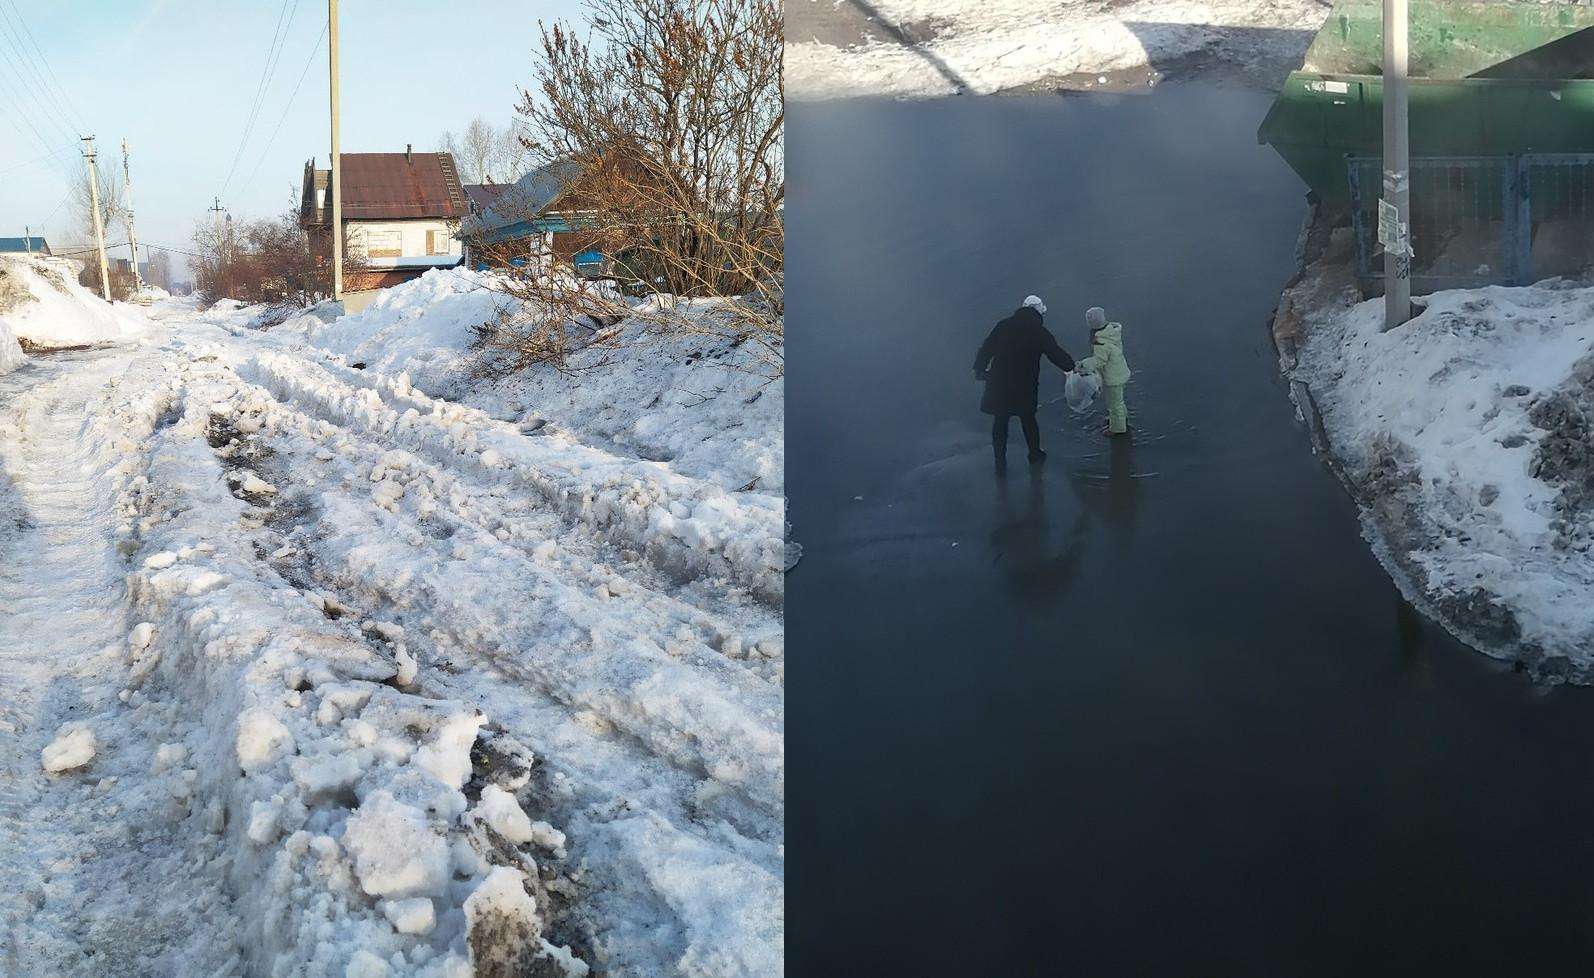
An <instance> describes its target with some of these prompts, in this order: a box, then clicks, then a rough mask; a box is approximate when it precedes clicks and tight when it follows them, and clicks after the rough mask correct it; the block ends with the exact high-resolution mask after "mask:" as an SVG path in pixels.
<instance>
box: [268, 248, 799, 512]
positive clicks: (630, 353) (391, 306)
mask: <svg viewBox="0 0 1594 978" xmlns="http://www.w3.org/2000/svg"><path fill="white" fill-rule="evenodd" d="M490 284H491V276H490V274H486V273H478V272H473V271H470V270H467V269H450V270H446V271H443V270H440V271H431V272H428V273H426V274H425V275H424V276H422V277H421V278H419V279H416V280H415V281H412V282H407V283H405V284H403V285H399V286H396V287H394V288H391V289H387V290H385V291H384V292H383V293H382V295H381V296H380V297H379V298H378V299H377V300H376V301H375V302H373V303H372V304H371V305H370V306H368V307H366V308H365V309H363V310H361V311H360V312H358V313H355V314H353V315H348V316H343V317H341V318H339V319H337V320H335V321H333V322H330V323H325V322H323V321H322V320H321V319H320V318H318V317H316V316H313V315H305V316H301V317H298V318H295V319H293V320H290V321H288V322H286V323H284V324H283V325H282V326H280V327H278V328H277V329H275V330H273V331H272V333H273V335H276V336H279V337H281V336H288V337H293V338H295V339H299V340H302V341H304V342H308V343H310V344H312V345H314V346H316V347H319V348H321V349H324V350H327V351H330V352H332V353H336V354H339V355H340V356H342V358H343V359H344V360H345V361H346V362H349V363H363V364H365V365H366V366H367V367H369V368H371V369H372V370H375V371H381V372H383V373H387V374H393V375H398V374H401V373H402V374H403V375H405V376H406V377H407V378H408V380H409V381H410V382H411V383H413V384H414V386H415V387H416V388H418V389H419V390H423V391H425V392H427V393H428V394H430V395H432V396H434V397H444V398H448V399H449V400H455V401H460V402H462V403H465V404H469V405H472V406H474V407H478V408H481V409H482V410H484V411H486V412H487V413H488V414H490V415H493V416H494V417H498V418H501V419H504V420H511V421H516V422H520V423H522V424H523V425H525V426H527V427H535V428H539V429H541V428H543V427H544V426H545V427H546V430H547V433H550V434H552V433H555V432H558V431H560V430H561V429H562V430H564V431H566V432H568V433H570V434H572V435H574V436H575V437H578V438H581V439H582V440H584V441H587V442H595V443H597V444H598V445H599V446H600V447H604V448H607V449H610V450H614V451H623V452H625V453H628V454H634V455H640V456H642V457H643V458H647V459H652V460H656V461H665V462H669V463H670V466H671V468H673V469H675V470H676V471H678V472H682V473H684V474H687V475H691V476H694V477H696V478H700V479H708V480H711V481H714V482H716V483H718V484H719V485H721V486H723V487H725V488H727V489H739V488H741V487H744V486H750V487H752V488H755V489H758V490H762V491H775V492H778V491H780V490H781V489H782V488H783V487H784V485H785V468H786V448H785V382H784V380H781V379H774V380H771V379H770V377H769V371H767V370H763V369H761V365H760V364H759V363H758V362H757V361H756V360H755V359H754V358H753V356H752V355H751V353H750V352H749V351H747V350H745V349H743V348H740V347H735V346H731V345H729V344H727V343H726V342H725V341H723V340H721V339H717V338H714V337H707V336H698V335H689V334H683V335H673V334H672V335H667V336H658V335H652V334H649V333H648V332H647V328H646V326H645V325H644V324H642V323H640V322H638V321H636V320H631V321H629V322H628V323H625V324H622V326H621V328H620V330H619V333H618V335H617V337H616V342H615V343H613V344H611V345H606V346H604V347H602V348H597V349H591V350H587V351H583V352H580V353H577V354H576V355H574V356H573V357H571V359H570V368H571V371H572V372H570V373H562V372H560V371H558V370H556V369H554V368H553V367H549V366H543V367H536V368H532V369H529V370H525V371H521V372H520V373H518V374H516V375H514V376H511V377H507V378H503V379H501V380H493V381H487V380H480V379H472V378H471V377H470V376H469V374H470V367H471V364H472V363H473V362H474V361H475V359H476V356H475V354H474V353H473V352H472V351H471V349H470V346H471V342H472V340H473V339H474V338H475V337H474V334H473V333H472V332H471V327H473V326H476V325H479V324H481V323H484V322H487V321H489V320H492V319H493V318H494V317H495V316H496V315H497V314H498V312H499V311H500V310H503V309H507V308H511V307H512V305H513V303H512V301H511V300H509V299H508V298H507V297H505V296H504V295H502V294H501V293H499V292H495V291H493V290H492V289H490V288H489V287H488V286H489V285H490ZM710 312H711V308H710V307H708V306H707V305H706V304H704V305H700V306H698V307H696V308H694V309H692V310H690V311H688V312H687V313H686V315H690V316H701V315H708V314H710Z"/></svg>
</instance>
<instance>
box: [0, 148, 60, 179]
mask: <svg viewBox="0 0 1594 978" xmlns="http://www.w3.org/2000/svg"><path fill="white" fill-rule="evenodd" d="M76 149H77V147H76V146H62V147H61V148H60V149H58V150H56V151H55V152H53V153H45V154H44V155H43V156H35V157H34V158H33V159H31V160H23V161H22V162H21V163H13V164H12V165H11V166H8V167H6V168H5V169H4V170H0V174H4V173H11V172H13V171H15V170H20V169H22V168H23V167H28V166H33V165H34V164H35V163H42V162H44V161H45V160H50V159H55V158H57V157H59V156H60V155H61V154H62V153H67V152H74V151H76Z"/></svg>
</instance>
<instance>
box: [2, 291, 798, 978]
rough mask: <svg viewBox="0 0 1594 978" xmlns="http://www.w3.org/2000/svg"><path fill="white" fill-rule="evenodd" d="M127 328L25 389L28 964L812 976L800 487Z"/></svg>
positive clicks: (298, 342)
mask: <svg viewBox="0 0 1594 978" xmlns="http://www.w3.org/2000/svg"><path fill="white" fill-rule="evenodd" d="M428 278H429V279H430V278H432V276H428ZM435 284H436V283H435V282H429V283H428V285H427V286H426V287H427V288H433V287H434V286H435ZM31 287H33V288H37V287H38V286H37V283H33V284H32V285H31ZM445 291H446V290H445ZM77 301H79V302H82V303H86V304H87V305H88V307H89V308H90V309H92V310H93V312H94V314H99V313H103V312H105V310H106V309H108V308H110V307H104V306H103V304H100V305H99V307H96V306H94V303H98V300H97V299H93V298H92V297H89V298H87V299H83V298H81V297H80V298H79V299H78V300H77ZM111 311H112V312H114V314H115V315H116V316H117V317H119V318H120V319H122V320H125V321H129V322H132V323H133V324H134V325H135V327H136V328H134V329H133V330H130V331H129V336H128V337H127V338H124V340H123V342H122V343H120V344H119V345H115V346H110V347H106V348H102V349H95V350H91V351H87V352H77V353H67V354H58V355H55V356H50V357H43V358H35V359H31V360H28V361H26V362H24V363H22V365H21V366H20V367H19V368H18V369H16V370H15V371H13V372H11V373H8V374H6V375H5V376H3V377H0V556H3V558H4V559H3V560H0V681H3V682H4V684H5V688H6V689H7V696H6V698H5V699H4V701H0V872H3V873H5V874H6V876H7V878H8V885H7V886H6V887H4V888H0V972H4V973H5V974H7V975H12V974H15V975H18V976H44V975H51V976H53V975H99V974H117V975H151V976H153V975H171V974H218V975H225V974H230V975H255V974H258V975H290V974H291V975H329V976H340V978H341V976H345V975H350V976H380V975H392V976H397V975H430V976H461V978H463V976H466V975H472V974H475V975H492V976H498V975H504V976H507V975H533V974H534V975H544V976H558V975H582V974H587V973H589V971H590V972H594V973H602V974H606V975H658V974H685V975H725V976H731V975H748V976H752V975H758V976H763V975H771V974H778V973H779V972H780V971H781V968H782V963H781V962H782V957H783V944H784V936H783V935H784V910H783V899H784V896H783V891H784V884H783V880H784V847H783V811H784V749H783V721H782V717H783V714H784V709H783V689H784V686H783V682H784V661H783V656H784V643H783V641H782V635H783V624H782V620H781V606H780V602H781V591H782V585H781V573H780V567H781V560H782V557H783V549H784V548H783V539H782V528H783V512H784V500H783V499H782V498H781V497H779V496H778V495H772V494H768V493H764V492H758V491H752V490H749V491H743V492H738V491H736V489H735V488H727V487H726V486H725V485H723V484H722V482H721V481H720V480H719V479H716V478H715V476H716V475H722V476H723V475H724V473H718V472H716V470H715V468H714V466H712V465H705V466H701V467H693V466H688V468H692V469H693V471H680V470H678V469H676V468H674V467H672V466H671V465H670V464H668V463H665V462H660V461H650V460H647V459H641V458H636V457H634V456H628V455H625V454H623V453H622V451H621V449H622V446H621V444H620V439H614V438H609V439H602V445H601V446H599V445H593V444H588V443H584V442H583V441H582V440H581V438H580V436H579V434H577V432H579V431H580V430H581V429H582V426H581V424H580V423H579V422H580V420H581V419H580V417H578V416H572V417H571V419H570V421H568V422H566V423H562V424H561V425H560V427H559V428H558V429H557V430H554V431H550V432H542V433H538V432H536V431H533V432H530V433H528V432H526V431H523V430H522V426H521V425H520V424H518V423H511V422H508V421H504V420H500V419H498V418H495V417H492V416H491V415H489V414H488V413H486V412H484V411H482V410H480V409H478V408H475V407H469V406H465V405H461V404H458V403H455V402H452V401H447V400H442V399H439V398H436V397H432V396H430V395H429V394H427V393H423V392H422V390H420V389H417V387H416V386H415V385H414V384H412V383H411V381H410V379H409V377H408V376H407V375H405V374H404V373H403V372H402V371H400V372H399V373H398V374H396V375H393V374H388V373H385V372H384V371H382V370H380V369H379V368H376V367H371V368H368V369H365V370H358V369H354V368H353V367H351V366H348V365H345V364H344V363H343V362H342V359H341V357H338V356H336V355H333V354H329V353H326V352H324V351H322V350H319V349H315V348H313V347H310V346H307V345H305V342H304V337H303V335H302V333H301V334H299V335H297V336H296V335H295V334H294V333H293V332H292V331H288V332H285V333H284V335H283V336H282V337H280V338H279V337H275V336H273V335H272V334H270V333H260V332H256V331H252V330H249V329H246V328H244V324H245V323H247V322H250V321H252V319H253V318H254V317H255V316H256V315H257V314H258V312H259V311H258V310H254V311H251V310H246V309H238V308H236V307H231V306H222V307H220V308H217V309H214V310H212V311H208V312H201V311H199V310H197V309H196V308H195V307H194V306H193V305H192V304H190V303H187V302H185V301H183V300H168V301H163V302H160V303H157V304H156V305H155V306H154V307H153V308H152V309H150V310H139V309H130V308H128V307H122V306H117V307H114V309H112V310H111ZM411 319H412V320H413V319H424V312H416V314H415V315H414V316H412V317H411ZM416 328H417V329H418V330H421V331H422V332H423V333H424V332H425V331H426V328H427V327H426V324H425V323H424V322H421V323H418V324H416ZM412 352H415V353H419V352H420V351H412ZM447 355H450V356H451V355H452V354H447ZM767 396H771V397H777V398H778V396H779V393H778V391H775V392H773V393H772V394H770V395H767ZM526 407H527V409H528V410H533V409H543V410H547V411H549V412H550V413H552V411H553V410H555V409H556V407H557V406H556V405H550V406H549V407H547V408H542V405H541V404H535V403H533V404H527V405H526ZM774 410H775V412H776V415H777V416H778V412H779V410H780V409H779V406H778V405H776V406H775V408H774ZM778 453H779V448H778V446H770V447H769V452H768V453H767V454H768V455H769V456H770V457H771V458H775V459H778V458H779V457H780V456H779V454H778ZM755 464H764V463H755ZM739 474H740V473H737V475H738V476H739ZM726 478H730V477H728V476H727V477H726Z"/></svg>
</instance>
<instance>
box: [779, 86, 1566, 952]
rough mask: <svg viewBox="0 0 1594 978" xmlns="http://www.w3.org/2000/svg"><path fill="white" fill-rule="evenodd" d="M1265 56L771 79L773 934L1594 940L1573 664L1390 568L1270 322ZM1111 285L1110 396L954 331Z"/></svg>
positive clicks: (856, 942)
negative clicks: (776, 473)
mask: <svg viewBox="0 0 1594 978" xmlns="http://www.w3.org/2000/svg"><path fill="white" fill-rule="evenodd" d="M1268 102H1269V98H1268V96H1267V95H1265V94H1262V93H1255V92H1248V91H1242V90H1223V89H1210V88H1195V87H1177V86H1165V87H1163V88H1161V89H1159V90H1157V91H1156V93H1155V94H1152V95H1149V96H1100V97H1079V98H1069V99H1056V98H1044V97H1042V98H1007V99H978V98H961V99H949V100H944V101H940V102H927V103H897V102H858V103H839V104H838V103H832V104H825V105H804V104H794V105H793V106H791V107H790V115H789V122H788V135H789V141H788V144H789V148H790V154H791V159H790V167H789V173H790V181H791V183H790V193H791V204H792V206H791V214H790V223H789V225H788V232H789V236H788V240H787V261H788V269H789V274H790V282H789V284H790V289H789V290H788V301H789V305H788V314H789V315H788V318H789V320H790V325H791V330H790V333H789V336H788V343H789V354H790V355H789V358H788V361H787V367H788V371H789V373H788V381H789V383H788V388H787V390H788V402H787V441H788V448H789V449H790V464H789V465H788V468H787V479H788V488H789V492H790V518H791V520H792V522H793V524H794V526H795V528H796V532H797V534H798V535H799V536H800V538H801V539H802V540H803V541H804V543H805V544H806V547H807V549H806V552H805V556H804V559H803V563H802V565H801V566H800V567H798V568H797V570H796V571H794V572H793V573H792V574H791V575H790V576H789V578H788V580H787V609H788V615H787V623H788V626H787V627H788V633H789V636H790V638H791V647H792V648H793V649H796V650H798V652H797V653H796V654H794V660H793V661H794V665H793V668H792V669H791V671H790V673H789V676H788V682H789V692H790V698H789V704H788V709H789V711H790V713H789V716H790V721H791V723H790V727H789V731H790V732H789V736H788V747H789V750H790V757H791V783H790V786H789V788H790V791H789V794H790V799H791V803H790V807H789V809H788V820H787V829H788V834H789V836H790V839H791V842H792V845H793V848H794V849H795V850H797V851H798V852H800V853H801V854H802V858H801V859H799V860H794V862H793V864H792V867H791V872H790V876H789V878H788V885H789V887H790V889H789V897H790V901H789V904H790V906H791V908H792V913H791V927H790V938H791V939H790V942H789V944H788V962H789V966H790V972H791V973H792V974H794V975H836V974H871V973H878V974H915V975H921V976H925V975H958V976H969V975H988V974H1002V975H1020V974H1023V975H1028V974H1080V975H1096V974H1113V975H1119V974H1156V975H1269V976H1272V975H1333V976H1342V975H1348V974H1356V975H1364V974H1379V973H1397V972H1398V973H1409V974H1431V973H1435V972H1449V971H1458V972H1464V973H1471V972H1474V971H1476V970H1479V969H1497V970H1502V971H1505V972H1509V973H1526V972H1543V971H1547V970H1552V969H1564V968H1565V967H1566V966H1567V965H1569V964H1571V963H1574V962H1575V963H1581V962H1582V961H1584V960H1586V959H1587V956H1588V954H1589V953H1590V952H1591V951H1594V884H1591V883H1590V881H1591V880H1594V847H1591V846H1589V845H1588V844H1587V840H1588V838H1589V832H1590V827H1591V826H1594V779H1591V778H1589V777H1588V771H1587V759H1588V757H1590V756H1594V697H1590V695H1588V693H1587V691H1582V690H1559V691H1556V692H1554V693H1553V694H1550V695H1544V694H1543V693H1541V692H1540V691H1537V690H1535V689H1534V688H1533V687H1531V686H1530V685H1528V684H1527V683H1526V682H1525V681H1524V680H1523V679H1522V678H1521V677H1517V676H1514V675H1512V674H1511V673H1510V672H1509V670H1507V669H1504V668H1502V667H1499V666H1498V665H1497V664H1495V663H1493V662H1491V661H1490V660H1487V659H1485V658H1483V657H1482V656H1479V655H1477V654H1475V653H1473V652H1471V651H1469V650H1467V649H1465V648H1463V647H1461V646H1459V645H1458V644H1457V643H1456V642H1454V641H1453V640H1452V639H1450V638H1449V637H1448V636H1447V635H1445V634H1444V633H1443V632H1442V631H1440V630H1438V629H1437V628H1435V627H1434V626H1433V625H1432V624H1431V623H1429V622H1428V621H1427V620H1426V619H1424V618H1422V617H1421V616H1420V615H1418V614H1416V613H1415V612H1413V611H1412V610H1411V609H1410V608H1409V607H1408V606H1406V605H1405V604H1404V602H1402V601H1400V599H1399V595H1398V593H1397V591H1396V589H1395V588H1394V587H1393V585H1392V584H1391V583H1390V581H1389V579H1388V577H1387V576H1386V575H1385V574H1384V573H1383V571H1382V570H1381V568H1380V567H1379V566H1378V564H1377V563H1376V561H1375V560H1374V559H1373V558H1372V556H1371V555H1370V554H1369V552H1368V548H1367V546H1366V544H1365V543H1364V542H1363V541H1362V539H1361V538H1360V532H1359V524H1358V522H1357V519H1356V514H1355V512H1354V509H1353V507H1351V505H1350V504H1349V502H1348V501H1347V500H1346V499H1345V497H1344V494H1343V493H1342V492H1341V491H1340V489H1339V487H1338V486H1337V485H1336V484H1335V483H1334V481H1333V479H1332V478H1331V477H1330V476H1329V475H1328V474H1327V473H1326V472H1325V471H1324V470H1323V468H1322V467H1321V465H1319V464H1318V462H1317V461H1316V460H1315V459H1313V458H1312V457H1311V455H1310V450H1309V447H1308V442H1307V438H1306V436H1305V434H1304V432H1302V431H1301V430H1300V429H1299V428H1298V427H1297V425H1296V423H1295V421H1294V419H1293V412H1292V411H1291V409H1290V406H1289V404H1288V401H1287V400H1286V397H1285V393H1284V390H1283V389H1282V385H1281V384H1280V382H1279V380H1278V377H1277V375H1276V371H1275V369H1274V366H1273V363H1274V354H1273V351H1272V349H1271V346H1270V344H1269V342H1268V339H1267V334H1266V328H1265V324H1266V322H1267V320H1268V317H1269V314H1270V313H1271V311H1272V309H1273V306H1274V303H1275V302H1276V300H1277V296H1278V291H1279V288H1280V287H1281V286H1282V284H1283V283H1284V281H1285V280H1286V279H1287V278H1288V277H1289V275H1290V274H1291V272H1292V271H1293V267H1292V265H1293V261H1292V257H1291V255H1292V245H1293V243H1294V240H1295V235H1296V232H1297V230H1298V228H1299V222H1300V217H1301V213H1302V205H1301V193H1302V188H1301V186H1300V184H1299V183H1298V182H1297V181H1296V179H1295V178H1294V176H1293V175H1292V174H1291V173H1290V172H1289V170H1288V169H1287V168H1286V167H1284V166H1283V164H1281V163H1280V162H1279V161H1278V159H1277V158H1276V157H1275V156H1274V154H1273V153H1272V152H1271V151H1270V150H1269V149H1267V148H1266V147H1259V146H1257V145H1256V142H1255V136H1254V134H1255V128H1256V125H1257V123H1258V122H1259V121H1260V119H1261V116H1262V114H1263V113H1264V112H1265V111H1266V108H1267V105H1268ZM1031 292H1033V293H1037V294H1039V295H1040V296H1042V298H1043V299H1045V300H1046V303H1047V305H1048V307H1049V311H1048V314H1047V317H1046V318H1047V325H1048V327H1049V328H1050V329H1052V331H1053V332H1054V333H1055V334H1056V336H1057V338H1058V340H1059V341H1060V342H1061V344H1062V345H1063V347H1064V348H1066V349H1068V350H1069V351H1070V352H1071V353H1073V354H1075V355H1076V356H1077V355H1080V354H1081V353H1083V351H1084V348H1085V344H1086V336H1085V326H1084V321H1083V311H1084V309H1085V308H1087V307H1088V306H1091V305H1098V304H1099V305H1102V306H1104V307H1106V309H1107V312H1108V314H1109V316H1110V318H1112V319H1115V320H1118V321H1121V322H1122V323H1124V340H1125V345H1126V353H1127V356H1128V359H1129V360H1130V362H1131V363H1132V364H1133V365H1134V371H1135V374H1134V378H1133V380H1132V381H1131V382H1130V385H1129V388H1128V391H1127V395H1128V403H1129V408H1130V423H1131V425H1132V426H1133V428H1134V432H1133V437H1132V438H1130V439H1123V440H1108V439H1106V438H1104V437H1102V435H1101V430H1102V427H1103V417H1102V415H1103V412H1102V410H1101V406H1100V404H1099V403H1098V405H1097V406H1096V409H1095V410H1094V411H1093V412H1091V413H1090V414H1088V415H1086V416H1084V417H1077V416H1075V415H1074V414H1073V413H1072V412H1070V411H1069V410H1068V409H1067V407H1066V406H1065V405H1063V404H1062V403H1061V402H1060V395H1061V393H1062V385H1061V378H1060V374H1058V373H1057V372H1056V371H1055V370H1049V371H1046V372H1043V379H1042V386H1041V392H1040V394H1041V405H1042V406H1041V410H1040V413H1039V419H1040V423H1041V426H1042V429H1043V431H1042V439H1043V442H1044V444H1045V445H1046V447H1047V450H1048V451H1049V452H1050V457H1049V458H1048V459H1047V461H1046V463H1045V465H1044V466H1043V467H1042V468H1040V469H1038V470H1033V471H1032V470H1029V469H1028V468H1027V467H1026V466H1025V465H1024V464H1023V462H1022V461H1019V459H1021V458H1022V455H1018V454H1016V453H1015V456H1016V457H1015V461H1014V462H1012V463H1010V469H1009V475H1008V477H1007V479H1006V480H1005V481H1002V480H998V479H996V478H994V477H993V474H992V471H991V459H990V440H989V439H990V432H989V419H988V418H987V417H986V416H984V415H982V414H980V413H979V411H978V403H979V397H980V392H979V385H978V384H976V383H974V382H973V381H972V379H971V378H970V375H969V370H968V364H969V361H970V359H971V358H972V356H973V353H974V350H975V348H976V347H977V346H978V344H979V342H980V340H981V339H982V338H983V337H984V335H985V334H986V332H987V331H988V330H989V329H990V326H991V324H992V323H994V322H995V321H996V320H997V319H999V318H1001V317H1002V316H1005V315H1006V314H1008V313H1009V312H1011V311H1012V309H1013V308H1014V307H1015V306H1016V305H1017V303H1018V302H1019V301H1020V300H1021V299H1022V298H1023V296H1024V295H1026V294H1028V293H1031Z"/></svg>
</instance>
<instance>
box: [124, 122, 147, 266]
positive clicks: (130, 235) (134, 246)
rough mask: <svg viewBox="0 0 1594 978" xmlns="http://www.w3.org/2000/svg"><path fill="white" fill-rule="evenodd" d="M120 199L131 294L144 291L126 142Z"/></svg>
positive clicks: (125, 141) (131, 177)
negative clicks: (130, 267)
mask: <svg viewBox="0 0 1594 978" xmlns="http://www.w3.org/2000/svg"><path fill="white" fill-rule="evenodd" d="M122 198H123V202H124V203H126V204H127V254H128V257H129V260H130V261H131V262H132V265H133V294H134V295H137V294H138V293H140V292H142V291H143V290H144V279H143V276H141V275H139V274H138V233H137V232H136V231H134V230H133V171H132V167H131V166H130V165H129V164H128V161H127V140H126V139H123V140H122Z"/></svg>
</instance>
